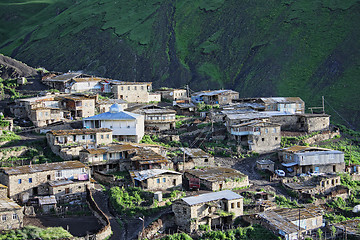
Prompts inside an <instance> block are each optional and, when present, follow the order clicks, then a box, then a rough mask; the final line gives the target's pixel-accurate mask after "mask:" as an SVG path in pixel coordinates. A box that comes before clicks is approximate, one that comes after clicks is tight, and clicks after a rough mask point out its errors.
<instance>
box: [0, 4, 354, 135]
mask: <svg viewBox="0 0 360 240" xmlns="http://www.w3.org/2000/svg"><path fill="white" fill-rule="evenodd" d="M25 9H26V10H27V11H26V12H25ZM27 14H28V15H27ZM12 16H16V18H14V17H12ZM0 18H1V19H2V20H3V21H2V22H1V23H0V31H2V32H6V34H4V36H5V37H0V46H2V47H1V48H0V52H1V53H3V54H6V55H8V56H12V57H14V58H15V59H19V60H21V61H23V62H26V63H27V64H29V65H31V66H34V67H39V66H41V67H45V68H47V69H49V70H56V71H63V72H65V71H68V70H84V71H86V72H88V73H93V74H96V75H100V76H104V77H110V78H114V79H120V80H126V81H134V80H136V81H152V82H153V83H154V87H159V86H168V87H182V86H184V85H185V84H189V85H190V88H191V89H193V90H200V89H216V88H232V89H234V90H237V91H239V92H240V94H241V96H244V97H248V96H300V97H301V98H303V99H304V100H305V101H306V102H307V105H308V106H309V107H310V106H318V105H320V104H321V96H322V95H323V96H325V98H326V99H327V102H328V103H329V104H330V105H331V107H332V108H334V109H336V111H337V112H339V113H340V114H341V115H342V117H343V118H345V119H346V120H347V121H349V122H350V123H352V124H353V125H355V126H356V127H357V128H358V129H359V128H360V121H359V120H358V119H360V110H359V108H358V107H357V106H358V105H359V104H360V98H359V97H358V94H357V89H359V87H360V81H358V80H357V76H359V75H360V68H359V65H360V62H359V61H360V60H359V59H360V57H359V56H360V41H359V39H360V28H359V27H358V26H357V22H359V21H360V1H358V0H348V1H313V2H308V1H305V0H300V1H292V0H267V1H265V0H261V1H250V0H244V1H237V0H226V1H225V0H195V1H190V0H177V1H175V0H171V1H165V0H149V1H147V2H146V3H145V2H144V3H139V2H137V1H134V2H128V1H123V0H118V1H116V3H115V2H114V1H110V0H101V1H96V2H89V1H85V0H80V1H73V0H61V1H56V3H48V4H38V3H28V4H26V8H25V7H20V6H15V5H11V4H8V5H7V4H4V5H3V6H2V10H0ZM14 26H16V28H18V29H17V30H16V31H13V30H12V29H14ZM30 33H31V34H30ZM331 107H330V106H326V109H327V111H328V113H330V114H332V119H333V120H334V121H336V122H342V119H341V118H340V117H339V116H338V115H337V114H336V113H335V112H334V111H333V110H332V108H331ZM342 123H343V122H342Z"/></svg>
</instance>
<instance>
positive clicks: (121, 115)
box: [83, 111, 141, 121]
mask: <svg viewBox="0 0 360 240" xmlns="http://www.w3.org/2000/svg"><path fill="white" fill-rule="evenodd" d="M140 116H141V115H139V114H136V113H131V112H125V111H120V112H115V113H111V112H105V113H101V114H98V115H95V116H92V117H87V118H84V119H83V120H85V121H86V120H122V119H124V120H130V119H136V118H138V117H140Z"/></svg>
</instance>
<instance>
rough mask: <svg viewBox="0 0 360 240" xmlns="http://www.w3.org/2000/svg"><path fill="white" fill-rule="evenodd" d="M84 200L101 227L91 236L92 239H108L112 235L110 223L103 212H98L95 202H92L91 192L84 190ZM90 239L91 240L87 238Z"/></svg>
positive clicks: (87, 189)
mask: <svg viewBox="0 0 360 240" xmlns="http://www.w3.org/2000/svg"><path fill="white" fill-rule="evenodd" d="M86 200H87V202H88V204H89V207H90V210H91V211H92V212H93V214H94V216H95V217H96V218H97V219H98V220H99V222H100V223H101V225H102V228H101V229H100V230H99V231H98V232H97V233H95V234H93V236H91V237H93V239H97V240H103V239H106V238H107V237H109V236H110V235H111V234H112V231H111V226H110V221H109V219H108V217H107V216H106V215H105V213H104V212H103V211H101V210H100V208H99V207H98V205H97V204H96V202H95V201H94V199H93V197H92V194H91V191H90V190H89V188H86ZM89 239H92V238H89Z"/></svg>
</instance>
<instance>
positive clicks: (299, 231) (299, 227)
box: [298, 208, 301, 239]
mask: <svg viewBox="0 0 360 240" xmlns="http://www.w3.org/2000/svg"><path fill="white" fill-rule="evenodd" d="M300 218H301V212H300V208H299V230H298V239H300V229H301V228H300Z"/></svg>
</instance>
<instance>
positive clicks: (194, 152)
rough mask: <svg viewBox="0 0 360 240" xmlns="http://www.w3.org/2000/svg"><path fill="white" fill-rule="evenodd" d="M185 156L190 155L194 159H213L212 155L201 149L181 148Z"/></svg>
mask: <svg viewBox="0 0 360 240" xmlns="http://www.w3.org/2000/svg"><path fill="white" fill-rule="evenodd" d="M180 149H181V151H182V152H184V153H185V155H188V156H190V157H192V158H211V157H213V156H212V155H210V154H208V153H206V152H205V151H203V150H202V149H200V148H180Z"/></svg>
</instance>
